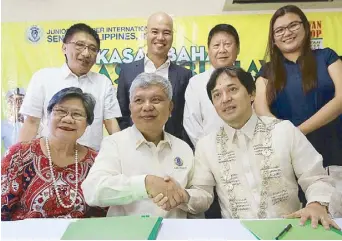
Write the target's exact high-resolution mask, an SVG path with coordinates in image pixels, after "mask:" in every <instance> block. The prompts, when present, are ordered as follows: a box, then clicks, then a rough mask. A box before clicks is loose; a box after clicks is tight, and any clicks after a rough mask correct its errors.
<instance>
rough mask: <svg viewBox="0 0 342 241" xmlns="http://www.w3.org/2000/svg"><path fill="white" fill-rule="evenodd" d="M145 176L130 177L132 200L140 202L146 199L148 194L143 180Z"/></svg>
mask: <svg viewBox="0 0 342 241" xmlns="http://www.w3.org/2000/svg"><path fill="white" fill-rule="evenodd" d="M146 176H147V175H140V176H134V177H131V190H132V192H133V195H134V199H136V200H140V199H145V198H148V194H147V191H146V187H145V178H146Z"/></svg>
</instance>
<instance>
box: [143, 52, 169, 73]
mask: <svg viewBox="0 0 342 241" xmlns="http://www.w3.org/2000/svg"><path fill="white" fill-rule="evenodd" d="M147 64H152V65H153V66H155V65H154V63H153V62H152V60H150V58H149V57H147V54H145V59H144V66H146V65H147ZM170 64H171V60H170V58H169V57H167V59H166V61H165V62H164V63H163V64H162V65H161V66H160V67H159V68H158V69H160V68H169V67H170Z"/></svg>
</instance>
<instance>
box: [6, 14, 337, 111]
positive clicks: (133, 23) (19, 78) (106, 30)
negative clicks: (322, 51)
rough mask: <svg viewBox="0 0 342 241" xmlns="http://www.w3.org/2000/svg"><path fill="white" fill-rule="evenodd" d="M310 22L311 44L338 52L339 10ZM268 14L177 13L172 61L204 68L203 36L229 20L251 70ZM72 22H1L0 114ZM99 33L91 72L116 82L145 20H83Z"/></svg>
mask: <svg viewBox="0 0 342 241" xmlns="http://www.w3.org/2000/svg"><path fill="white" fill-rule="evenodd" d="M307 17H308V19H309V20H310V23H311V33H312V38H313V40H312V44H313V47H314V48H323V47H331V48H332V49H334V50H335V51H336V52H337V53H338V54H339V55H342V44H341V43H342V12H321V13H307ZM270 18H271V14H254V15H250V14H246V15H218V16H198V17H178V18H176V19H175V23H174V28H175V35H174V42H173V47H172V49H171V50H170V57H171V59H172V61H176V62H177V63H178V64H180V65H183V66H185V67H187V68H190V69H192V70H194V71H195V72H196V73H200V72H203V71H205V69H206V68H208V58H207V38H208V32H209V31H210V29H211V28H212V27H213V26H214V25H216V24H218V23H229V24H231V25H233V26H234V27H235V28H236V29H237V31H238V33H239V35H240V41H241V51H240V54H239V56H238V59H237V64H238V65H240V66H241V67H243V68H244V69H246V70H248V71H250V72H251V73H253V74H255V73H256V72H257V71H258V70H259V69H260V67H261V63H262V61H263V58H264V54H265V48H266V43H267V36H268V27H269V21H270ZM74 23H76V22H72V21H61V22H19V23H2V53H1V54H2V76H1V77H2V100H3V101H2V103H3V104H2V107H3V108H2V116H3V115H4V110H6V102H5V101H4V97H5V95H6V92H7V91H8V90H9V89H12V88H16V87H23V88H25V89H26V88H27V85H28V83H29V81H30V78H31V76H32V74H33V73H34V72H36V71H37V70H39V69H41V68H45V67H52V66H54V67H55V66H61V65H62V64H63V62H64V61H65V59H64V55H63V53H62V50H61V46H62V39H63V36H64V34H65V31H66V29H67V28H68V27H69V26H70V25H72V24H74ZM85 23H87V24H89V25H90V26H92V27H93V28H95V29H96V31H97V32H98V34H99V36H100V39H101V51H100V53H99V54H98V56H97V61H96V65H95V66H94V67H93V71H96V72H100V73H103V74H105V75H107V76H108V77H109V78H110V79H111V80H112V82H113V84H114V85H116V81H117V78H118V73H119V71H120V68H119V66H118V65H117V64H118V63H129V62H132V61H135V60H138V59H140V58H142V57H143V52H144V51H145V46H146V43H145V42H146V41H145V36H144V32H145V28H146V27H145V24H146V19H121V20H117V19H115V20H94V21H85Z"/></svg>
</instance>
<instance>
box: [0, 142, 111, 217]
mask: <svg viewBox="0 0 342 241" xmlns="http://www.w3.org/2000/svg"><path fill="white" fill-rule="evenodd" d="M96 155H97V153H96V152H95V151H94V150H92V149H90V148H89V149H88V152H87V154H86V156H85V157H84V158H83V159H82V160H80V161H79V163H78V170H77V175H78V183H75V179H76V176H75V164H71V165H68V166H66V167H58V166H56V165H53V172H54V173H53V175H54V176H55V179H56V183H57V187H58V192H59V195H60V197H61V199H62V201H63V203H64V204H65V205H69V204H70V203H71V196H73V195H75V194H76V193H75V190H76V185H77V186H78V188H77V194H76V202H75V204H74V205H73V206H72V207H70V208H63V207H62V206H61V205H60V204H59V202H58V200H57V195H56V190H55V188H54V184H53V180H52V175H51V171H50V167H49V159H48V158H47V157H46V156H45V155H44V153H43V151H42V149H41V146H40V139H35V140H32V141H31V142H22V143H18V144H15V145H13V146H12V147H11V148H10V149H9V151H8V153H7V155H6V156H5V157H4V159H3V160H2V163H1V220H2V221H6V220H7V221H9V220H20V219H26V218H84V217H90V216H105V213H106V210H105V209H101V208H98V207H89V206H88V205H87V204H86V202H85V200H84V196H83V193H82V189H81V184H82V182H83V181H84V179H85V178H86V176H87V174H88V172H89V170H90V167H91V166H92V165H93V163H94V159H95V157H96Z"/></svg>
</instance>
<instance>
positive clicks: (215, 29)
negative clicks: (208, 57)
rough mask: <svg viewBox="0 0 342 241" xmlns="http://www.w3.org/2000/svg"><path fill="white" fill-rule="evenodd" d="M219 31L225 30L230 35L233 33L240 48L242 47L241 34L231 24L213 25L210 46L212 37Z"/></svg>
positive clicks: (209, 37)
mask: <svg viewBox="0 0 342 241" xmlns="http://www.w3.org/2000/svg"><path fill="white" fill-rule="evenodd" d="M219 32H225V33H227V34H229V35H232V36H233V37H234V39H235V42H236V45H237V47H238V48H240V38H239V34H238V32H237V31H236V29H235V28H234V27H233V26H232V25H230V24H217V25H216V26H215V27H213V28H212V29H211V30H210V32H209V35H208V47H209V45H210V42H211V39H212V38H213V36H214V35H215V34H217V33H219Z"/></svg>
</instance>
